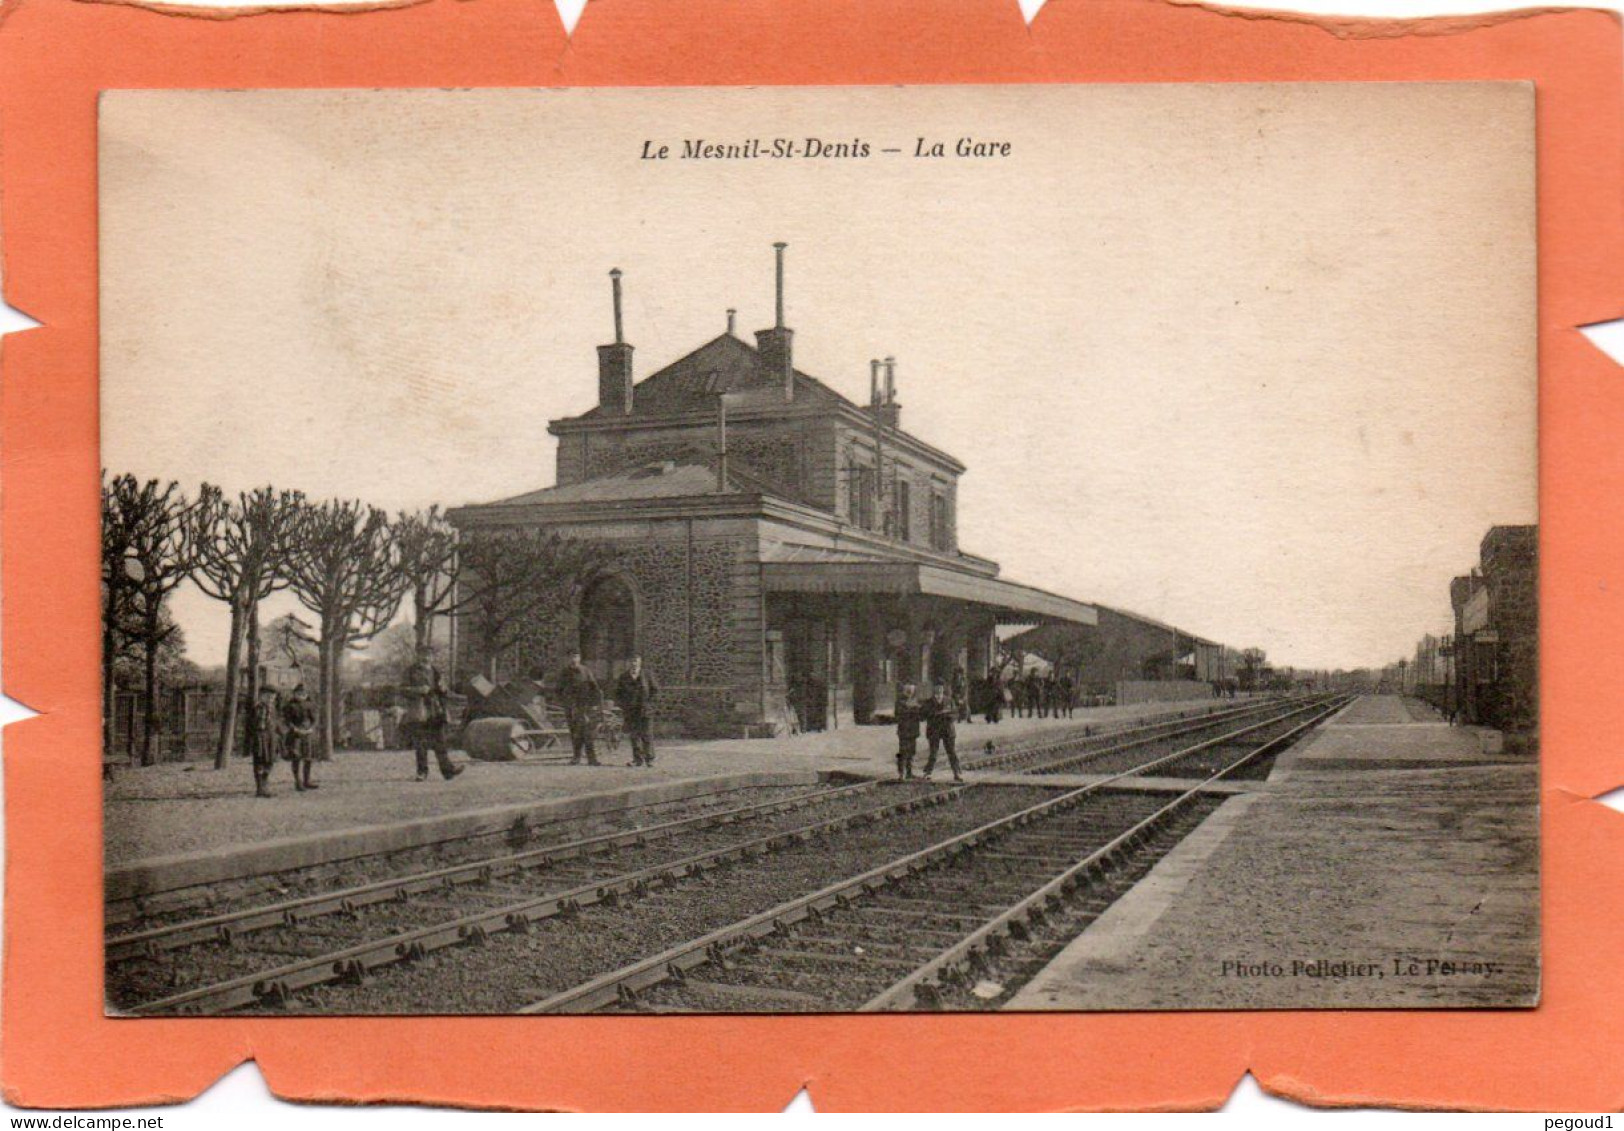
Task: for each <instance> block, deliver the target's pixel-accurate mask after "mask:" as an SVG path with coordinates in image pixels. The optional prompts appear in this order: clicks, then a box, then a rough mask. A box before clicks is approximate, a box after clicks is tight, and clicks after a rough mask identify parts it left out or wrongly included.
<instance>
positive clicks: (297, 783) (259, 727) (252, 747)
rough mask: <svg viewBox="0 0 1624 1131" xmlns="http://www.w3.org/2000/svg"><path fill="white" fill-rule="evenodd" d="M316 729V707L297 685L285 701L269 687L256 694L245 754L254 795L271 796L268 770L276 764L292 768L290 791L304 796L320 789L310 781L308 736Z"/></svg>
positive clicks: (269, 771)
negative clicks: (250, 763)
mask: <svg viewBox="0 0 1624 1131" xmlns="http://www.w3.org/2000/svg"><path fill="white" fill-rule="evenodd" d="M315 729H316V708H315V706H314V705H313V704H312V703H311V702H310V696H309V695H308V694H307V693H306V692H305V689H304V684H302V683H301V684H299V685H298V686H297V687H295V688H294V689H293V691H292V692H290V693H289V695H288V697H287V698H286V699H284V698H282V696H281V695H280V694H279V693H278V692H277V690H276V688H274V687H271V686H269V685H267V686H263V687H261V688H260V689H259V695H258V696H257V697H256V700H255V702H254V705H253V709H252V710H251V711H250V717H249V720H248V753H249V756H250V757H251V758H252V760H253V764H254V796H255V797H271V796H274V795H273V794H272V793H271V771H272V770H273V769H275V768H276V764H277V762H279V761H284V760H285V761H286V762H287V763H288V765H289V766H290V767H292V769H293V788H294V789H296V790H298V791H299V792H300V793H303V792H304V791H305V790H307V789H320V788H321V787H320V786H318V785H317V784H316V783H315V782H313V781H311V780H310V767H311V748H310V736H311V735H312V734H313V733H314V732H315Z"/></svg>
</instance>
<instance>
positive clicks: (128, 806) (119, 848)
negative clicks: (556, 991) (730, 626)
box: [103, 700, 1232, 894]
mask: <svg viewBox="0 0 1624 1131" xmlns="http://www.w3.org/2000/svg"><path fill="white" fill-rule="evenodd" d="M1230 705H1232V704H1228V703H1218V702H1214V701H1207V700H1198V701H1185V702H1170V703H1144V704H1133V705H1128V706H1122V707H1094V708H1086V709H1078V710H1075V711H1074V712H1073V714H1072V717H1070V718H1061V719H1036V718H1016V719H1010V718H1006V719H1004V720H1003V721H1002V722H1000V723H998V724H995V725H994V724H988V723H985V722H982V721H980V720H979V719H978V720H977V721H975V722H973V723H968V724H962V723H961V724H960V726H959V746H960V750H961V751H963V752H965V753H966V754H969V753H970V752H973V751H977V752H978V751H980V750H982V748H983V747H984V745H985V744H986V743H987V742H989V741H991V742H994V743H995V744H997V745H998V746H999V747H1000V748H1003V747H1004V746H1007V745H1008V744H1011V743H1018V742H1021V741H1025V740H1034V739H1041V738H1042V737H1043V736H1045V735H1050V734H1056V733H1062V732H1065V731H1067V730H1080V729H1082V728H1084V727H1090V728H1093V729H1096V730H1100V729H1109V728H1117V727H1125V726H1130V725H1133V724H1134V723H1136V722H1138V721H1142V720H1148V719H1152V718H1169V717H1174V716H1179V715H1193V714H1199V713H1203V712H1206V711H1208V710H1212V709H1216V708H1218V707H1221V706H1230ZM919 745H920V749H921V752H923V749H924V745H925V744H924V742H923V741H921V742H920V744H919ZM895 753H896V737H895V733H894V732H893V731H892V729H891V728H890V727H880V726H874V727H848V728H844V729H841V730H833V731H822V732H814V733H808V734H800V735H793V736H785V737H779V738H763V739H725V740H718V741H710V742H680V741H677V740H669V741H665V742H658V743H656V748H655V755H656V761H655V765H654V766H653V767H652V768H634V767H631V766H628V765H627V764H626V763H627V762H629V761H630V751H629V748H628V747H627V746H625V745H624V744H623V745H622V746H621V749H620V750H619V751H603V752H601V753H600V760H601V761H602V762H603V763H604V764H603V765H602V766H601V767H596V768H594V767H589V766H571V765H568V764H567V762H568V757H567V755H568V750H567V749H566V750H564V751H563V752H562V753H560V752H557V751H542V752H540V753H539V754H536V755H532V756H528V757H526V758H524V759H522V760H520V761H515V762H470V761H468V760H467V759H466V757H465V756H464V755H463V754H462V753H460V752H457V753H454V754H453V759H454V760H455V761H456V762H457V764H459V765H464V766H466V767H467V772H465V773H463V774H461V775H459V776H458V777H457V778H455V779H453V780H452V781H449V782H447V781H442V780H440V778H439V775H438V774H435V775H433V776H432V777H431V778H430V779H429V780H428V781H426V782H417V781H414V780H413V779H414V776H415V772H416V765H415V762H414V759H413V756H412V752H411V751H409V750H405V751H402V750H393V751H345V752H341V753H340V754H338V755H337V756H336V757H335V758H334V759H333V760H332V761H330V762H321V763H317V764H316V768H315V778H316V781H317V782H318V784H319V785H320V786H321V788H320V789H318V790H316V791H315V792H313V793H298V792H295V791H294V789H293V782H292V778H291V775H290V773H289V771H288V770H287V768H286V766H285V765H284V766H279V767H278V768H277V770H276V772H275V774H274V775H273V777H272V780H271V788H272V789H273V790H274V791H275V793H276V796H275V797H272V798H257V797H255V796H254V795H253V780H252V777H251V774H250V771H249V767H248V764H247V762H246V761H244V760H243V759H233V760H232V763H231V765H230V766H228V767H227V768H226V769H225V770H221V771H217V770H215V769H214V768H213V766H212V764H211V763H206V762H186V763H167V764H163V765H158V766H148V767H141V768H135V769H128V770H121V771H119V773H118V774H117V776H116V777H115V778H114V780H113V781H111V782H108V783H105V784H104V786H103V793H104V798H105V804H104V815H103V830H104V832H103V835H104V846H105V848H104V855H105V860H106V866H107V871H108V879H109V891H110V894H112V893H113V890H114V888H115V886H116V885H117V884H118V883H119V882H120V879H119V878H120V876H123V877H125V878H126V880H129V878H130V877H136V876H142V875H145V876H151V875H153V874H155V873H156V872H157V871H159V870H164V869H168V870H170V871H173V870H174V869H177V868H179V869H189V870H190V871H189V874H195V875H198V876H201V877H204V880H206V879H207V877H208V876H209V875H212V874H215V873H218V872H220V871H221V869H223V868H225V865H224V864H223V863H221V861H223V860H225V859H227V858H230V857H236V858H237V870H239V871H240V870H242V869H243V868H248V867H263V868H267V869H268V868H271V867H275V866H284V867H296V866H301V862H302V861H306V860H309V859H312V858H332V854H333V853H335V852H337V851H339V847H338V846H339V845H341V843H342V842H343V841H344V840H345V839H346V838H354V837H357V836H359V837H363V838H364V839H365V840H366V842H367V843H369V844H371V843H376V844H379V845H383V846H385V849H387V847H388V846H391V845H393V844H395V843H397V842H399V841H401V838H402V837H423V836H433V835H438V833H437V831H436V830H450V831H449V832H448V834H447V835H457V834H456V833H455V832H454V830H457V829H469V828H479V827H490V826H492V825H493V824H494V823H496V822H500V821H507V820H512V819H514V817H515V815H517V814H522V813H524V812H526V811H529V810H530V809H532V808H534V807H537V806H544V807H550V808H553V809H555V810H557V811H561V812H562V811H567V810H569V809H570V808H572V805H566V804H563V803H566V802H571V799H578V798H579V799H591V800H582V801H579V802H574V803H573V807H574V808H582V807H585V808H591V807H592V806H604V805H608V804H611V803H612V801H611V800H607V799H612V798H614V797H617V796H618V797H620V798H621V800H620V801H619V804H620V805H627V804H647V803H650V799H655V800H667V799H670V798H673V797H678V796H692V795H694V794H696V793H701V792H705V791H708V790H712V789H724V788H737V787H739V786H741V785H771V784H778V785H795V784H810V783H812V782H815V781H817V780H818V776H819V775H820V774H847V775H851V776H853V777H889V776H891V775H893V774H894V773H895V772H896V763H895ZM921 763H922V759H921ZM941 776H943V775H939V778H940V777H941ZM1022 784H1025V785H1031V784H1033V783H1032V779H1027V780H1026V781H1025V782H1023V783H1022ZM1057 784H1062V783H1057ZM560 806H562V808H559V807H560ZM413 830H415V831H413ZM376 850H382V849H374V851H376ZM278 861H286V863H285V864H281V865H278V864H277V862H278ZM210 862H212V863H210ZM129 882H131V883H137V885H138V886H139V882H138V881H135V880H129ZM199 882H203V881H199Z"/></svg>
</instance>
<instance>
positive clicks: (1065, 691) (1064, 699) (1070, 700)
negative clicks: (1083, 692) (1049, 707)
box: [1056, 675, 1077, 719]
mask: <svg viewBox="0 0 1624 1131" xmlns="http://www.w3.org/2000/svg"><path fill="white" fill-rule="evenodd" d="M1056 686H1057V687H1058V688H1059V690H1060V706H1061V707H1063V708H1064V709H1065V712H1066V718H1068V719H1069V718H1071V712H1072V708H1073V707H1074V706H1076V703H1077V685H1076V684H1074V683H1072V681H1071V676H1069V675H1063V676H1061V677H1060V682H1059V683H1058V684H1057V685H1056Z"/></svg>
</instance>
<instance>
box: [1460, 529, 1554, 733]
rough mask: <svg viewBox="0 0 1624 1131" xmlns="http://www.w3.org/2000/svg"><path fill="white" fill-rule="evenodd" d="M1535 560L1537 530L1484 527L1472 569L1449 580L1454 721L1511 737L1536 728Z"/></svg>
mask: <svg viewBox="0 0 1624 1131" xmlns="http://www.w3.org/2000/svg"><path fill="white" fill-rule="evenodd" d="M1538 557H1539V527H1537V526H1495V527H1491V528H1490V529H1489V532H1488V533H1487V534H1485V535H1484V536H1483V541H1482V544H1481V545H1480V546H1479V550H1478V566H1477V568H1475V569H1473V570H1472V571H1471V572H1469V573H1467V574H1465V575H1463V576H1461V577H1457V578H1455V579H1454V580H1453V581H1452V582H1451V583H1450V586H1449V599H1450V605H1451V606H1452V608H1453V610H1454V614H1455V638H1454V645H1453V659H1454V665H1453V672H1452V675H1453V677H1454V681H1455V687H1454V691H1455V702H1456V704H1458V710H1459V716H1460V720H1461V721H1462V722H1465V723H1472V724H1480V725H1484V726H1491V727H1495V728H1497V729H1500V730H1506V731H1516V732H1528V731H1532V730H1533V729H1535V727H1536V726H1537V725H1538V698H1539V623H1538V622H1539V569H1538V564H1539V563H1538Z"/></svg>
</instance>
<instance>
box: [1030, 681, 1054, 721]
mask: <svg viewBox="0 0 1624 1131" xmlns="http://www.w3.org/2000/svg"><path fill="white" fill-rule="evenodd" d="M1026 705H1027V711H1026V713H1027V715H1028V716H1033V715H1035V716H1037V717H1038V718H1040V719H1043V718H1047V717H1048V715H1049V711H1048V707H1047V705H1046V704H1045V703H1044V700H1043V677H1042V676H1041V675H1039V674H1038V670H1037V669H1036V668H1033V669H1032V670H1031V671H1030V672H1028V673H1027V674H1026Z"/></svg>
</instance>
